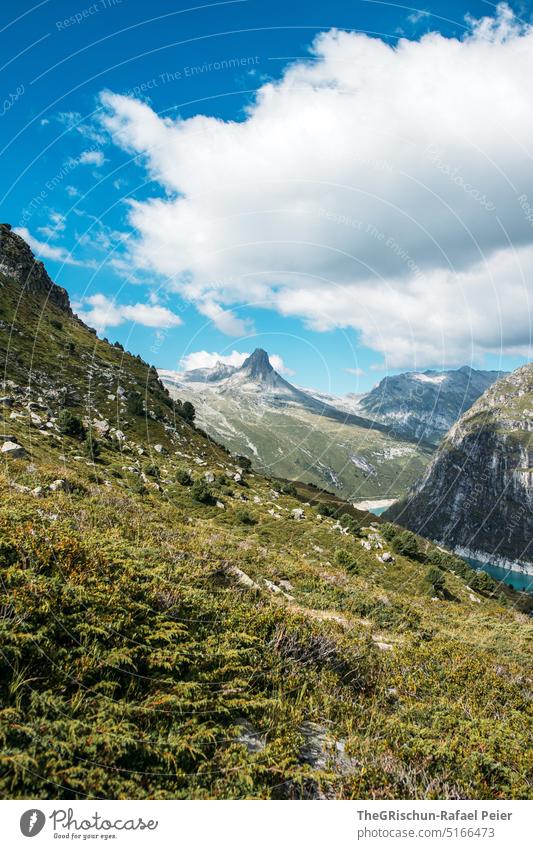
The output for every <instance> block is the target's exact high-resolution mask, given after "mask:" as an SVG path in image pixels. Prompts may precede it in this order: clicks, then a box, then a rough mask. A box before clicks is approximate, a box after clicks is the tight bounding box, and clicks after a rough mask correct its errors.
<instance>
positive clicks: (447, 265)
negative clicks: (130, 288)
mask: <svg viewBox="0 0 533 849" xmlns="http://www.w3.org/2000/svg"><path fill="white" fill-rule="evenodd" d="M532 99H533V30H532V28H531V27H529V26H527V25H523V24H520V23H519V22H517V20H516V18H515V17H514V16H513V14H512V12H511V11H510V9H509V7H508V6H506V5H505V4H500V5H499V6H498V7H497V9H496V12H495V14H494V17H486V18H483V19H481V20H479V21H469V29H468V31H467V33H466V35H465V36H464V37H463V38H462V39H456V38H447V37H445V36H443V35H441V34H439V33H436V32H430V33H427V34H425V35H424V36H422V37H421V38H420V39H419V40H415V41H410V40H407V39H400V40H399V42H398V43H397V45H395V46H392V45H390V44H388V43H386V42H384V41H383V40H381V39H379V38H374V37H369V36H366V35H362V34H357V33H347V32H342V31H337V30H332V31H329V32H325V33H322V34H321V35H319V36H318V37H317V38H316V39H315V41H314V42H313V45H312V47H311V49H310V60H309V61H297V62H295V63H294V64H292V65H290V66H289V67H288V68H287V69H286V70H285V72H284V74H283V76H282V78H281V79H280V80H279V81H275V82H268V83H265V84H264V85H263V86H262V87H261V88H260V89H259V91H258V92H257V95H256V98H255V100H254V102H253V103H252V104H251V105H250V106H249V108H248V111H247V115H246V117H245V120H242V121H239V122H232V121H224V120H221V119H218V118H214V117H210V116H206V115H202V114H198V115H196V116H194V117H192V118H189V119H181V118H177V119H175V120H172V119H170V118H160V117H159V116H158V115H157V114H156V113H155V112H154V111H153V109H152V108H151V107H150V106H149V105H148V104H146V103H144V102H141V101H138V100H135V99H134V98H131V97H125V96H122V95H118V94H114V93H112V92H105V93H103V94H102V104H103V107H104V117H103V122H104V126H105V128H106V130H107V132H108V133H109V134H110V135H111V137H112V139H113V141H114V142H115V144H117V145H119V146H120V147H122V148H123V149H124V150H126V151H129V152H131V153H132V154H133V155H135V156H138V157H139V161H140V162H142V163H143V167H144V168H145V169H146V171H147V172H148V174H149V176H150V177H151V178H152V179H154V180H156V181H158V182H159V184H160V186H161V188H162V193H164V197H158V198H153V199H151V200H145V201H136V202H133V203H132V205H131V207H130V223H131V224H132V225H133V228H134V231H135V234H136V236H135V238H134V239H133V242H132V245H131V248H130V250H131V262H132V263H135V264H136V265H137V266H138V267H140V268H143V269H147V270H149V271H150V272H152V273H153V272H156V273H158V274H160V275H163V276H165V277H166V278H167V283H168V285H169V286H170V287H171V288H173V289H175V290H177V291H179V292H181V294H182V295H183V296H184V297H185V298H187V299H189V300H191V301H193V302H195V303H196V304H197V305H198V307H199V309H200V310H201V312H202V313H203V314H205V315H206V316H208V317H209V318H211V319H212V320H213V321H215V323H216V324H217V326H218V327H219V328H220V329H221V330H223V331H224V332H227V333H229V334H235V335H240V334H242V332H243V330H244V329H245V325H246V321H245V319H246V307H247V306H248V307H250V306H256V307H257V306H262V307H265V308H269V309H275V310H278V311H279V312H280V313H282V314H283V315H291V316H297V317H299V318H300V319H302V320H303V321H305V322H306V323H308V324H309V325H310V326H312V327H313V328H316V329H319V330H328V329H332V328H337V327H345V328H353V329H355V330H356V331H358V332H359V334H360V336H361V339H362V341H363V342H364V343H365V344H366V345H368V346H370V347H371V348H373V349H374V350H376V351H378V352H380V353H381V355H382V357H383V360H384V362H385V363H386V364H387V365H388V366H390V367H393V366H394V367H411V368H419V367H421V366H423V365H439V364H452V363H461V362H464V361H468V360H471V359H475V358H476V357H480V356H482V355H483V354H484V353H487V352H497V351H503V352H506V353H512V352H517V351H521V352H526V355H527V351H528V350H529V344H530V326H529V315H530V299H531V297H532V295H533V291H532V289H533V273H532V272H533V168H532V167H531V159H532V149H531V148H532V140H533V110H532V109H531V102H532ZM237 307H238V309H239V313H238V316H237V314H236V311H235V310H236V308H237ZM241 316H243V317H241Z"/></svg>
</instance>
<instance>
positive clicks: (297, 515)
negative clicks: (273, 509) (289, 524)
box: [291, 507, 305, 522]
mask: <svg viewBox="0 0 533 849" xmlns="http://www.w3.org/2000/svg"><path fill="white" fill-rule="evenodd" d="M291 516H292V518H293V519H296V521H297V522H299V521H301V519H303V518H304V517H305V514H304V511H303V509H302V508H301V507H295V508H294V510H291Z"/></svg>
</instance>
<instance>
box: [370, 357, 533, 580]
mask: <svg viewBox="0 0 533 849" xmlns="http://www.w3.org/2000/svg"><path fill="white" fill-rule="evenodd" d="M385 516H386V517H387V518H392V519H394V520H395V521H397V522H399V523H400V524H402V525H405V526H406V527H408V528H411V529H412V530H414V531H417V532H418V533H420V534H422V535H423V536H427V537H430V538H431V539H434V540H436V541H437V542H440V543H442V544H443V545H446V546H448V547H452V548H454V549H456V550H458V551H459V550H460V551H462V552H463V553H465V552H470V553H471V555H472V556H474V557H475V558H476V559H480V560H488V559H491V562H493V563H501V564H503V563H505V565H506V567H507V568H511V567H513V566H514V568H518V569H521V570H522V571H531V572H533V365H527V366H523V367H522V368H519V369H517V370H516V371H514V372H513V373H512V374H510V375H507V376H505V377H504V378H502V379H501V380H499V381H497V382H496V383H495V384H494V385H493V386H491V388H490V389H488V390H487V391H486V392H485V393H484V394H483V395H482V396H481V398H480V399H479V400H478V401H477V402H476V403H475V404H474V406H473V407H472V408H471V409H470V410H469V411H468V412H467V413H465V415H463V416H462V417H461V419H460V420H459V421H458V422H457V424H456V425H454V426H453V427H452V429H451V430H450V431H449V433H448V435H447V436H446V438H445V439H444V441H443V443H442V445H441V447H440V449H439V450H438V452H437V454H436V455H435V457H434V459H433V461H432V462H431V464H430V465H429V467H428V469H427V472H426V474H425V475H424V477H423V479H422V480H421V481H420V483H419V484H418V485H417V486H416V487H415V488H414V490H413V491H412V492H411V493H410V495H409V496H408V497H407V499H405V500H403V501H400V502H398V503H396V504H394V505H393V506H392V507H391V508H390V509H389V510H388V511H387V513H386V514H385Z"/></svg>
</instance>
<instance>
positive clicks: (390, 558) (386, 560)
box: [381, 551, 395, 563]
mask: <svg viewBox="0 0 533 849" xmlns="http://www.w3.org/2000/svg"><path fill="white" fill-rule="evenodd" d="M381 560H382V561H383V563H394V562H395V561H394V557H393V556H392V554H391V553H390V551H384V552H383V554H382V555H381Z"/></svg>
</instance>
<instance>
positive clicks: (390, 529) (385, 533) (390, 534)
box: [379, 522, 398, 542]
mask: <svg viewBox="0 0 533 849" xmlns="http://www.w3.org/2000/svg"><path fill="white" fill-rule="evenodd" d="M379 532H380V534H381V536H382V537H383V539H386V540H387V542H392V540H393V539H394V537H395V536H396V535H397V533H398V528H397V527H396V525H393V524H392V522H383V524H382V525H380V526H379Z"/></svg>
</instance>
